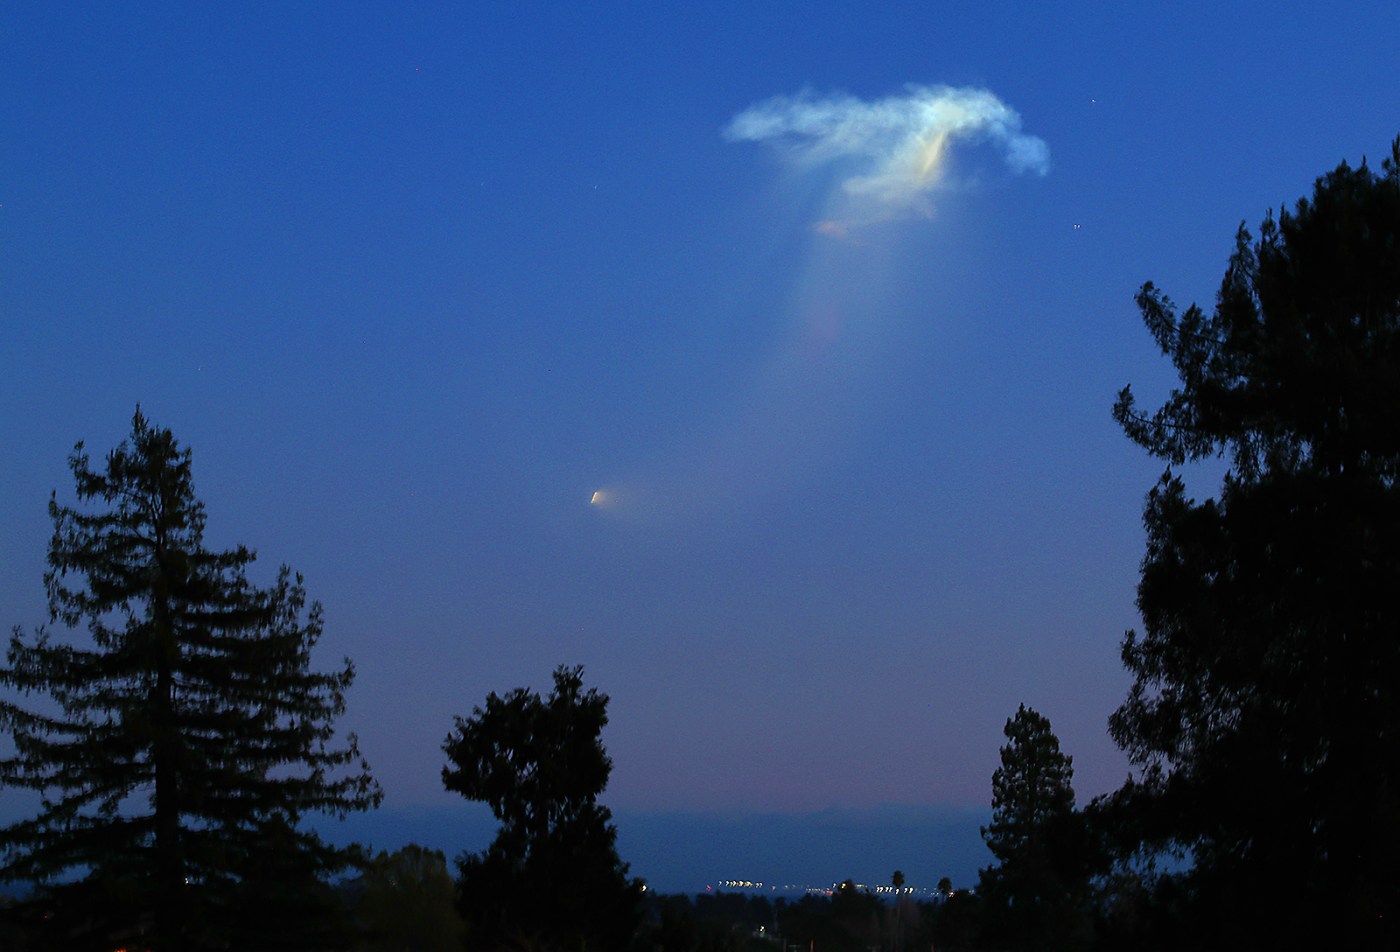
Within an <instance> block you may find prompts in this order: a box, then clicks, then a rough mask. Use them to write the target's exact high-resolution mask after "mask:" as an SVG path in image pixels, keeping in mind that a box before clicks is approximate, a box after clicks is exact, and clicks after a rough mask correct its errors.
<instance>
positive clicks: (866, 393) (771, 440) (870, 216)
mask: <svg viewBox="0 0 1400 952" xmlns="http://www.w3.org/2000/svg"><path fill="white" fill-rule="evenodd" d="M723 134H724V136H725V138H726V139H728V140H729V141H732V142H741V143H742V142H757V143H764V144H765V145H768V146H770V147H771V148H773V149H775V150H776V151H777V152H778V153H779V154H780V155H781V156H782V157H783V158H785V159H786V160H788V162H789V163H790V165H791V168H792V169H793V171H794V174H796V175H798V176H801V177H804V178H806V177H811V179H812V180H813V181H815V182H818V183H822V184H823V185H824V186H825V187H826V188H827V190H828V192H827V194H826V195H825V198H824V199H823V200H822V201H821V203H820V204H819V205H817V206H815V207H818V208H820V209H822V213H821V215H820V217H819V218H818V219H817V220H815V221H812V222H809V223H808V227H809V229H810V234H809V236H808V238H807V248H806V251H805V254H804V255H803V256H802V259H801V260H800V262H799V263H798V264H797V265H796V266H795V267H794V268H793V270H792V272H791V279H790V291H789V293H788V295H787V299H786V300H787V303H786V304H785V305H784V306H783V308H781V309H780V311H779V313H775V314H774V315H773V319H774V321H775V322H778V324H779V325H780V326H782V327H785V328H787V330H786V331H785V333H783V334H781V335H779V336H778V338H777V343H776V344H775V345H774V346H773V347H772V349H771V350H770V352H769V353H768V354H766V355H759V356H757V357H754V358H749V357H747V356H746V357H744V358H743V359H745V360H751V363H752V372H751V376H750V381H749V384H748V387H747V389H745V390H743V391H742V392H741V393H738V394H734V395H732V398H731V399H728V400H723V401H722V402H725V403H727V404H728V405H729V406H730V407H731V408H732V411H731V415H730V416H728V417H726V418H723V419H721V420H717V421H715V422H713V423H711V424H710V425H709V426H708V427H707V428H705V429H703V430H693V431H691V432H687V433H684V434H680V435H679V438H678V439H677V440H676V441H675V444H674V445H672V446H670V447H667V448H665V449H664V450H663V452H662V453H660V454H658V456H657V457H656V458H655V461H654V464H653V465H652V466H651V467H649V468H648V469H647V471H646V472H644V473H642V474H638V475H636V476H635V477H634V478H632V479H629V480H626V481H620V482H618V483H615V484H609V485H607V486H604V487H602V488H600V489H599V490H598V491H597V492H594V493H593V496H592V498H591V500H590V502H591V504H592V505H593V507H594V508H595V509H598V510H601V511H603V512H605V513H608V514H610V515H615V516H618V517H619V518H624V519H627V520H636V521H640V522H643V523H647V524H657V523H670V522H673V521H675V520H677V519H682V520H684V519H689V518H693V517H695V516H697V515H707V514H713V513H715V512H716V511H720V510H725V509H732V508H733V507H734V506H735V505H736V504H740V503H743V502H744V501H746V500H748V499H749V498H751V497H753V496H755V495H756V494H761V493H764V492H769V491H773V490H781V489H782V488H783V487H784V486H785V485H788V484H789V483H790V482H791V481H792V480H795V479H800V478H802V474H803V473H804V472H805V471H806V470H809V469H812V468H814V467H812V466H810V465H809V464H811V463H813V462H814V461H817V460H829V459H830V458H832V457H833V456H834V455H836V454H839V453H840V452H841V447H842V446H843V445H844V444H846V443H848V442H849V440H850V438H851V436H852V435H853V434H854V433H857V432H858V431H859V425H860V421H861V419H862V415H863V414H866V413H869V412H870V410H871V408H872V407H873V406H874V404H875V402H876V401H874V400H872V395H873V394H875V393H877V392H878V390H879V388H878V387H877V386H872V382H873V377H874V375H875V374H878V373H880V369H879V368H881V367H882V366H884V365H885V364H886V363H887V361H886V360H885V357H886V356H887V355H888V354H889V353H890V351H891V348H892V347H893V346H895V341H896V338H897V337H898V334H897V333H896V328H893V327H891V326H890V325H891V324H892V323H894V322H893V321H892V320H891V319H890V318H889V315H890V314H891V313H892V312H893V311H894V310H895V304H896V303H897V302H898V300H899V299H900V295H901V293H902V290H903V288H904V287H905V286H907V285H908V283H909V281H908V277H907V275H905V274H904V272H903V271H902V270H901V268H900V266H899V264H898V262H899V260H900V258H901V255H900V254H899V253H898V252H899V246H900V243H901V242H902V241H904V240H905V238H906V237H907V236H908V235H909V234H910V233H909V231H908V230H907V229H908V228H909V227H915V226H917V225H919V224H920V223H924V222H926V221H927V220H928V219H930V218H933V217H934V203H933V197H934V194H935V193H936V192H937V191H938V190H939V189H940V188H945V187H949V186H950V185H952V184H954V183H956V184H957V185H958V186H959V187H960V188H969V187H970V185H971V183H972V182H973V181H974V179H975V178H976V177H977V176H976V175H975V174H971V175H969V176H967V177H965V178H964V177H961V176H960V175H959V174H955V173H954V172H953V171H952V170H951V169H950V161H951V155H952V153H953V152H954V151H956V150H958V149H960V148H964V147H965V148H966V149H967V151H969V152H972V153H975V154H976V155H977V156H978V157H979V158H978V159H976V160H974V161H973V162H972V163H970V166H969V167H970V168H972V169H973V170H974V172H977V171H979V170H978V166H977V162H978V161H982V160H984V157H985V152H978V151H977V150H976V149H975V147H977V146H979V145H982V146H990V147H991V148H992V150H993V152H994V153H995V154H996V157H997V163H998V164H999V165H1002V166H1004V167H1005V168H1006V169H1007V170H1009V171H1010V172H1011V173H1013V174H1033V175H1044V174H1046V173H1047V172H1048V170H1049V161H1050V160H1049V149H1048V147H1047V146H1046V144H1045V142H1044V141H1042V140H1041V139H1039V138H1037V137H1035V136H1032V135H1028V134H1026V133H1024V132H1022V131H1021V118H1020V116H1019V115H1018V114H1017V113H1016V112H1015V111H1014V110H1012V109H1011V108H1010V107H1008V106H1007V105H1006V104H1005V103H1003V102H1002V101H1001V100H1000V99H999V98H997V97H996V96H995V95H993V94H992V93H991V92H988V91H987V90H984V89H967V88H964V89H957V88H952V87H948V86H914V85H911V86H907V87H906V88H905V91H904V94H903V95H900V96H892V97H888V98H885V99H879V100H874V101H864V100H860V99H856V98H854V97H851V96H844V95H837V96H828V97H817V96H815V95H812V94H810V93H802V94H799V95H797V96H776V97H773V98H771V99H768V100H765V101H763V102H759V103H756V104H754V105H752V106H750V107H748V108H747V109H745V110H743V111H742V112H740V113H738V114H737V115H736V116H734V118H733V119H732V120H731V121H730V122H729V123H728V125H727V126H726V127H725V128H724V130H723ZM876 226H884V227H876Z"/></svg>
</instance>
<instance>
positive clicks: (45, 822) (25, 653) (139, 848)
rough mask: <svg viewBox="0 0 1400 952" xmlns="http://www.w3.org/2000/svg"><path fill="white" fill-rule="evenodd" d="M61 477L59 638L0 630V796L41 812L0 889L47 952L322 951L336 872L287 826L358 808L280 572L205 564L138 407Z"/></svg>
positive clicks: (316, 616) (159, 441) (362, 776)
mask: <svg viewBox="0 0 1400 952" xmlns="http://www.w3.org/2000/svg"><path fill="white" fill-rule="evenodd" d="M69 463H70V466H71V469H72V472H73V477H74V480H75V483H76V495H77V502H78V505H75V506H69V505H64V504H61V503H60V502H59V501H58V497H57V494H56V493H55V495H54V497H53V498H52V499H51V501H50V503H49V512H50V515H51V516H52V519H53V524H54V534H53V538H52V540H51V542H50V544H49V558H48V561H49V570H48V572H47V574H46V575H45V579H44V581H45V585H46V587H47V590H48V598H49V613H50V626H58V627H61V628H62V629H64V631H63V633H62V634H59V633H58V632H56V631H50V630H48V629H46V628H41V629H39V631H38V632H37V633H35V634H34V636H33V637H26V636H25V634H24V633H23V632H21V631H20V630H19V629H16V630H15V632H14V634H13V636H12V637H11V639H10V646H9V651H8V665H7V666H6V667H4V668H2V669H0V685H4V686H5V687H7V688H9V689H11V690H9V691H7V692H6V696H4V697H3V698H0V723H3V724H4V726H5V727H6V728H7V729H8V730H9V732H10V733H11V734H12V737H13V744H14V747H13V754H12V756H9V757H8V758H6V759H4V760H3V761H0V781H3V783H4V784H6V785H9V786H12V787H19V788H27V789H29V790H34V791H38V792H40V793H41V794H42V802H41V805H40V808H39V811H38V814H37V815H36V816H34V817H32V818H29V819H25V820H22V821H20V822H17V823H14V824H12V825H11V826H9V827H6V828H5V829H3V830H0V848H3V865H2V866H0V876H3V877H4V878H5V879H7V880H10V881H21V882H29V883H32V884H34V885H35V886H36V890H35V894H34V898H33V904H32V907H33V908H35V909H36V910H37V911H39V912H41V913H42V916H41V917H39V918H40V919H41V921H42V922H44V923H45V924H46V927H47V928H48V929H49V930H50V931H51V935H50V936H49V937H48V938H49V940H50V941H51V942H52V944H54V945H55V946H59V945H62V946H68V947H75V948H81V947H85V946H87V945H91V946H93V947H106V948H111V947H112V946H111V942H112V941H113V940H122V941H125V942H127V943H129V944H139V945H142V946H145V947H150V948H153V949H155V950H157V952H167V950H176V949H179V950H185V949H199V948H213V947H222V948H227V947H229V946H230V945H233V946H235V947H249V946H250V945H255V946H257V947H271V946H275V945H277V944H278V943H280V942H285V943H291V944H293V945H296V944H299V943H300V944H305V943H307V942H309V941H317V942H319V941H322V940H323V939H324V935H322V934H321V932H322V930H321V929H320V925H319V924H318V923H316V922H314V921H311V920H314V919H315V918H316V917H315V913H316V911H317V910H318V909H320V910H322V911H324V910H325V909H328V908H329V903H328V902H327V895H326V888H325V885H324V876H325V875H326V874H327V873H328V872H329V871H332V870H334V869H337V868H340V867H342V866H343V865H344V864H345V862H346V860H347V854H345V853H344V852H342V851H340V850H337V849H334V848H332V847H330V846H328V845H327V844H325V843H324V842H322V841H321V839H320V838H319V837H318V836H317V835H316V834H314V833H312V832H310V831H307V830H305V829H302V828H301V827H300V826H299V823H300V821H301V819H302V818H303V816H304V815H305V814H307V813H310V812H313V811H320V812H330V813H334V814H340V815H343V814H344V813H345V812H346V811H350V810H360V809H365V808H368V807H370V806H372V805H375V804H377V803H378V801H379V797H380V792H379V788H378V786H377V785H376V784H375V782H374V780H373V779H372V778H371V777H370V775H369V773H368V766H367V765H366V764H365V762H364V760H363V759H362V758H361V757H360V755H359V752H358V750H357V748H356V743H355V738H354V736H353V735H351V736H350V737H349V738H348V739H347V740H346V741H345V742H344V743H337V742H336V740H335V737H334V723H335V720H336V718H337V717H338V716H339V715H340V714H341V713H342V712H343V710H344V708H345V691H346V689H347V688H349V686H350V684H351V681H352V679H353V677H354V669H353V667H352V665H351V663H350V661H349V660H348V659H346V660H345V662H344V664H343V666H342V667H341V668H340V669H339V670H337V671H333V672H330V673H320V672H317V671H314V670H312V668H311V665H310V661H311V651H312V648H313V647H314V646H315V644H316V642H317V640H318V639H319V637H320V635H321V630H322V612H321V607H320V605H318V604H315V603H313V604H310V605H309V606H308V604H307V600H306V592H305V590H304V589H303V587H302V579H301V576H300V575H294V574H293V573H292V572H291V571H290V570H288V569H287V568H286V567H283V568H282V569H281V571H280V572H279V573H278V575H277V579H276V581H275V582H274V583H273V584H272V585H271V586H270V587H266V588H262V587H258V586H257V585H255V584H253V582H251V581H250V580H249V578H248V576H247V568H248V566H249V564H250V563H252V561H253V559H254V554H253V552H252V551H250V550H249V549H247V548H245V547H243V546H238V547H235V548H232V549H228V550H224V551H213V550H210V549H209V548H207V547H206V546H205V544H204V527H205V514H204V506H203V504H202V503H201V502H200V501H199V500H198V499H197V498H196V497H195V494H194V485H193V482H192V480H191V475H190V452H189V450H187V449H184V448H182V447H180V445H179V444H178V443H177V442H176V440H175V438H174V437H173V436H172V435H171V433H170V431H169V430H166V429H159V428H156V427H153V426H151V425H150V424H149V423H148V422H147V421H146V419H145V418H144V417H143V416H142V415H141V412H140V410H139V409H138V411H137V412H136V415H135V418H134V420H133V422H132V431H131V436H130V439H129V441H128V442H125V443H123V444H122V445H120V446H119V447H117V448H116V449H115V450H113V451H112V452H111V453H110V454H108V456H107V458H106V461H105V465H102V466H100V467H96V468H94V467H93V465H92V462H91V460H90V459H89V457H88V455H87V453H85V452H84V450H83V447H82V444H81V443H80V444H78V446H77V448H76V449H75V450H74V452H73V455H72V456H71V458H70V460H69ZM81 627H85V628H86V631H87V636H86V637H83V636H82V635H81V634H80V633H79V632H78V629H80V628H81ZM18 695H26V696H27V695H39V696H40V697H44V696H46V697H47V699H46V700H43V701H40V702H39V703H30V702H29V701H26V700H23V699H22V698H21V697H19V696H18ZM259 930H262V931H264V932H265V933H267V934H262V935H259V934H258V932H259ZM313 937H315V938H314V939H313Z"/></svg>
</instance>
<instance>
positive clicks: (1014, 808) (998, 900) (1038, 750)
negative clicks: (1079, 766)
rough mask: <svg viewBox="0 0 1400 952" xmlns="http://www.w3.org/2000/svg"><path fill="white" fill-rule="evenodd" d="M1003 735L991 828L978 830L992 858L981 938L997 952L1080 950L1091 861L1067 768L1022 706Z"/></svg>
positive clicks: (1042, 726)
mask: <svg viewBox="0 0 1400 952" xmlns="http://www.w3.org/2000/svg"><path fill="white" fill-rule="evenodd" d="M1003 733H1004V734H1005V735H1006V739H1007V740H1006V745H1005V746H1003V747H1002V748H1001V766H1000V767H998V768H997V769H996V772H995V773H993V774H992V822H991V823H990V824H989V825H988V826H986V827H983V829H982V839H983V840H984V841H985V842H986V844H987V848H988V849H989V850H991V852H992V855H993V856H995V857H996V859H997V865H995V866H989V867H987V868H986V869H984V870H982V872H981V877H980V891H981V894H982V900H983V904H984V905H983V911H984V914H985V917H986V928H985V936H986V938H987V939H989V940H990V941H991V942H992V943H993V945H994V946H995V947H998V948H1007V949H1073V948H1081V947H1084V946H1086V945H1087V943H1088V940H1089V934H1090V919H1089V914H1088V909H1089V900H1090V879H1091V876H1092V867H1093V864H1094V862H1095V856H1094V853H1093V850H1092V847H1091V840H1090V837H1089V834H1088V831H1087V828H1086V826H1085V823H1084V819H1083V815H1082V814H1080V813H1078V812H1077V811H1076V810H1075V808H1074V787H1073V786H1072V781H1073V779H1074V768H1073V762H1072V760H1071V758H1070V756H1069V755H1068V754H1066V753H1063V752H1062V751H1061V750H1060V741H1059V738H1057V737H1056V736H1055V733H1054V731H1052V730H1051V729H1050V721H1049V720H1048V719H1047V718H1046V717H1045V716H1044V715H1042V714H1040V713H1038V712H1036V711H1034V710H1032V709H1030V708H1028V707H1026V706H1025V705H1024V704H1022V705H1021V706H1020V707H1018V708H1017V710H1016V716H1015V717H1012V718H1010V719H1009V720H1008V721H1007V722H1006V727H1005V728H1003Z"/></svg>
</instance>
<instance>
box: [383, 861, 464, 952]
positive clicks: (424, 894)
mask: <svg viewBox="0 0 1400 952" xmlns="http://www.w3.org/2000/svg"><path fill="white" fill-rule="evenodd" d="M356 887H357V888H356V890H355V891H356V893H357V899H356V902H355V912H356V918H357V919H358V921H359V927H360V930H361V932H362V934H363V938H362V940H361V943H360V945H359V946H357V948H358V949H362V950H364V952H408V950H411V952H451V950H458V949H461V948H462V939H463V937H464V935H465V933H466V927H465V925H464V924H463V922H462V918H461V916H459V915H458V913H457V890H456V887H455V884H454V883H453V882H452V876H451V874H450V873H449V872H448V870H447V858H446V857H445V856H443V855H442V853H440V852H439V851H437V850H429V849H424V848H423V847H421V846H418V845H417V844H413V843H410V844H409V845H408V846H405V847H404V848H403V849H400V850H397V851H395V852H394V853H382V852H381V853H380V854H379V855H378V856H376V857H375V858H374V859H373V860H372V861H371V862H370V863H369V864H368V866H367V868H366V869H365V871H364V873H363V874H362V875H361V876H360V879H359V881H358V882H357V883H356Z"/></svg>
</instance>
